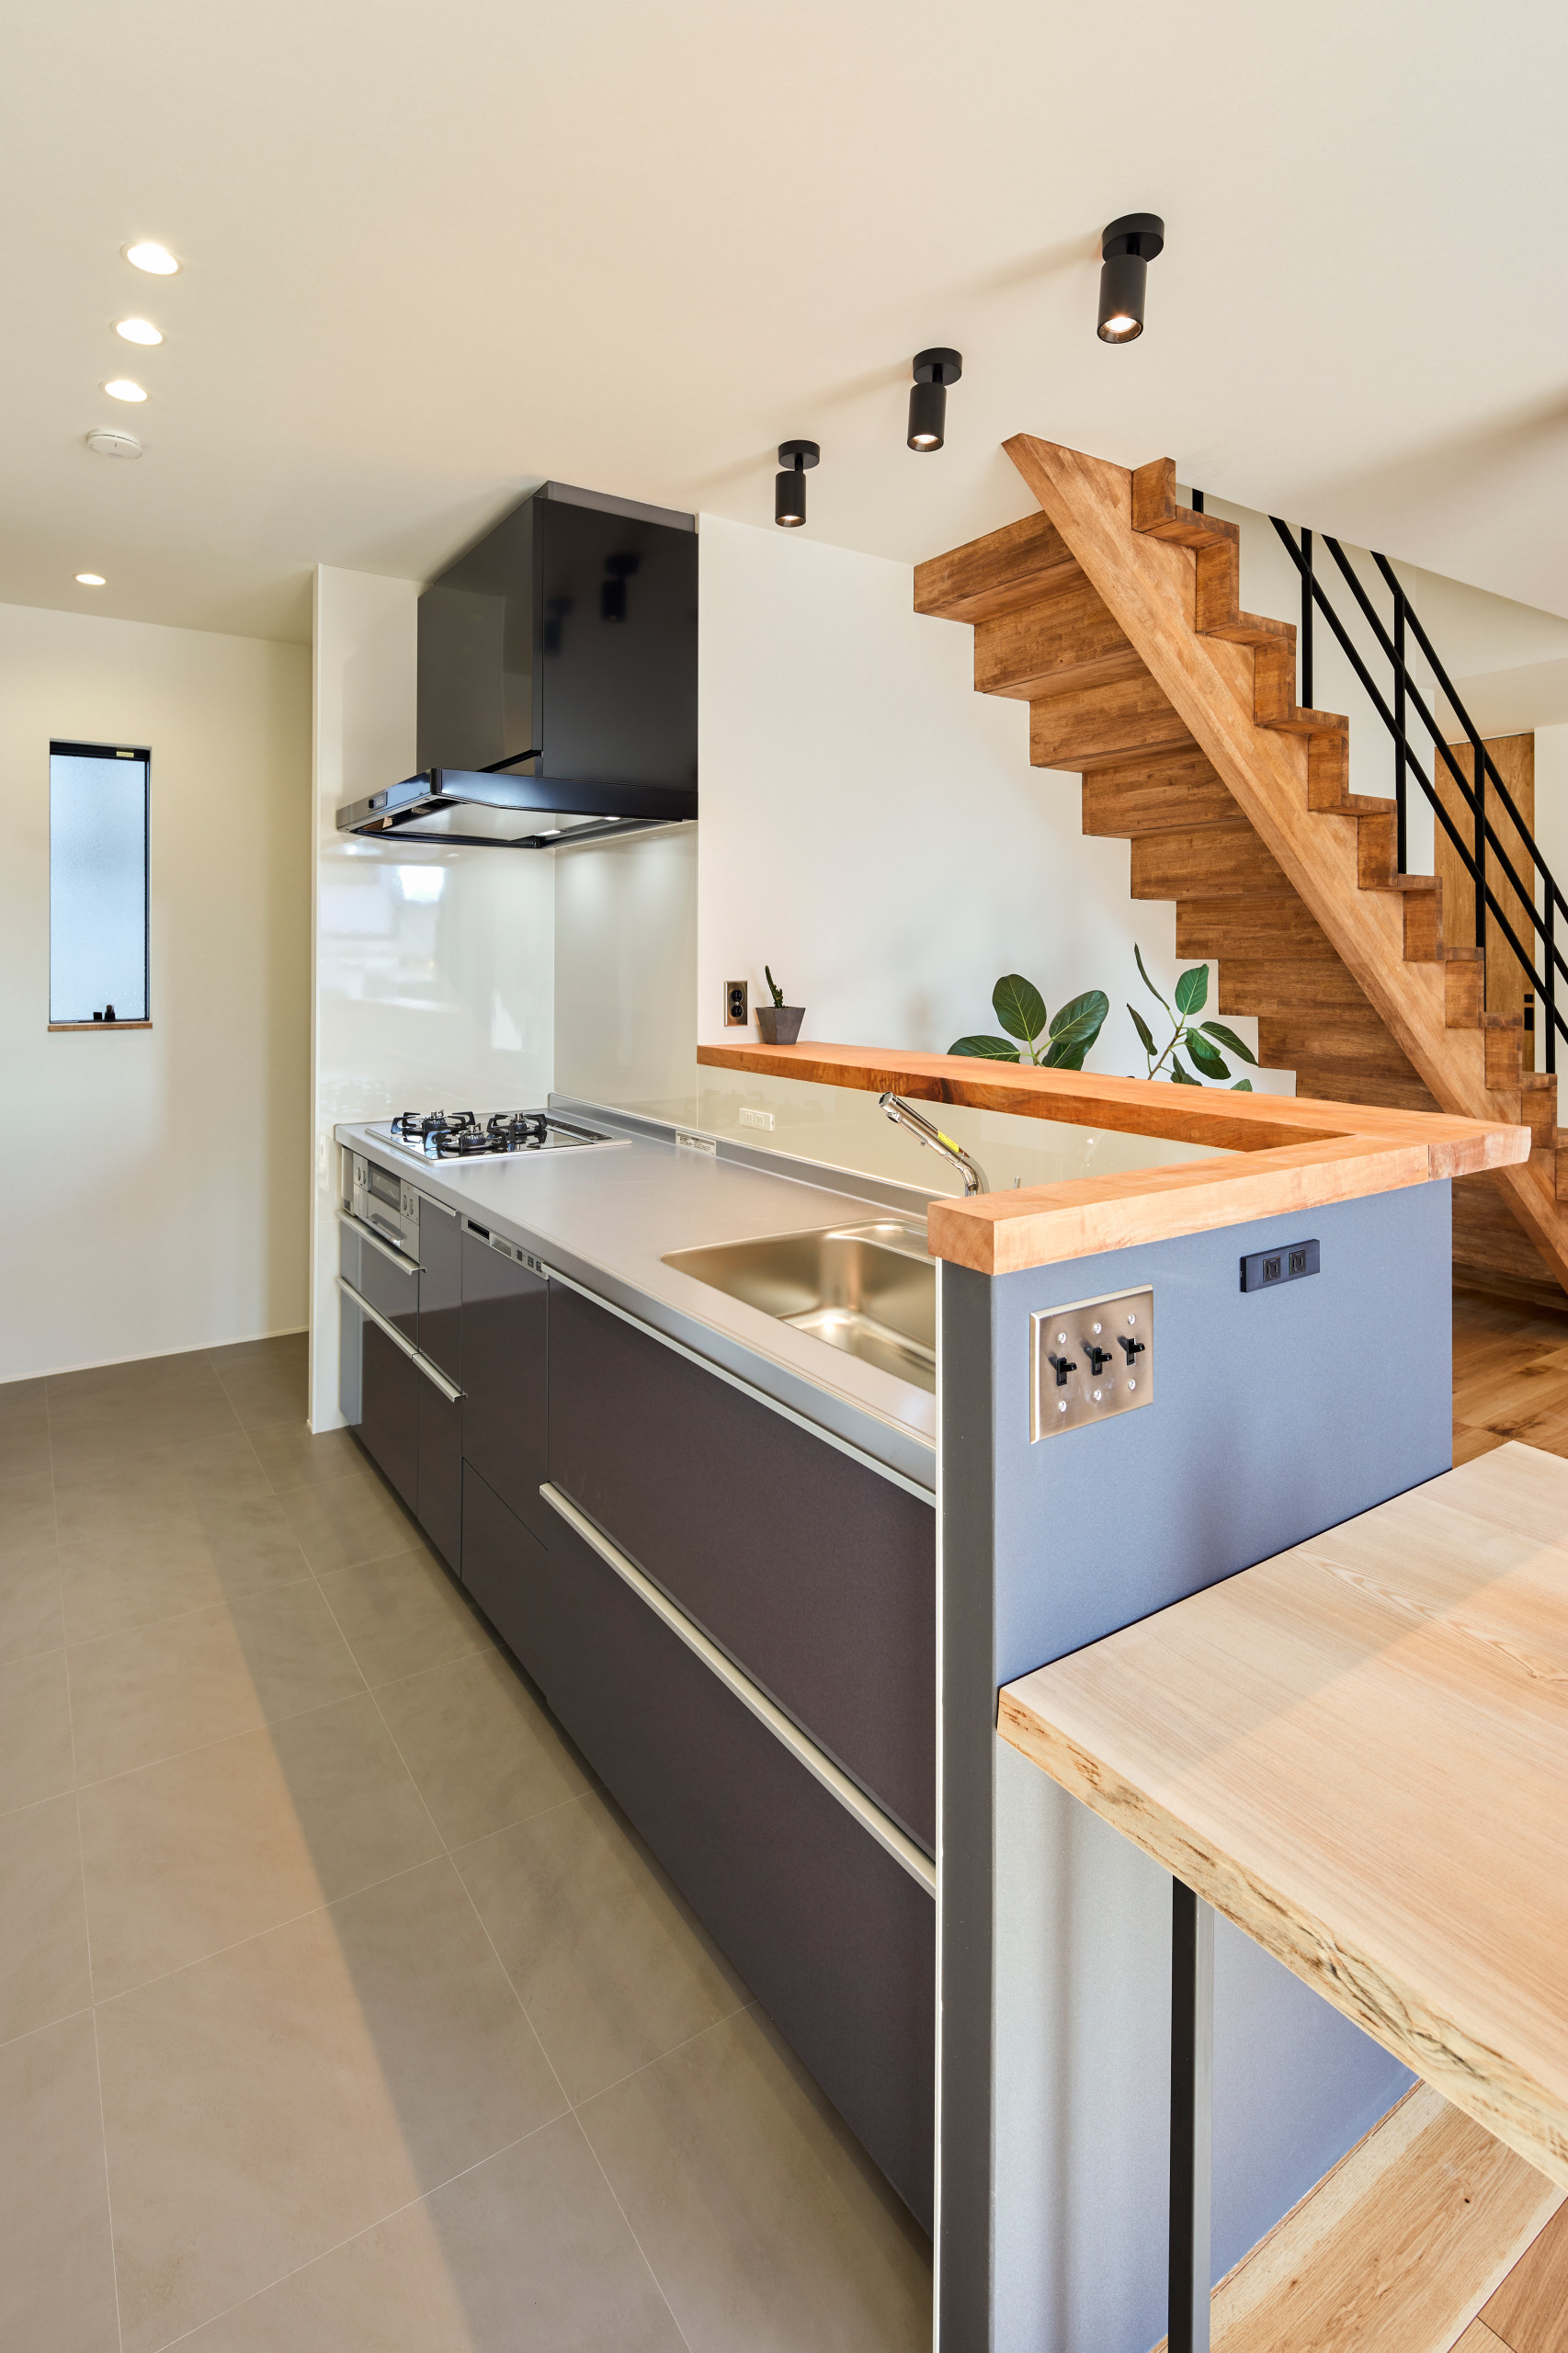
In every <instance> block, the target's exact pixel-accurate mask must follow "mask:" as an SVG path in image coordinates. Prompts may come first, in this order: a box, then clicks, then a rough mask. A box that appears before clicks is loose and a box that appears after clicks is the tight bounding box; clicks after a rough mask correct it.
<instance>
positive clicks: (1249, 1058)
mask: <svg viewBox="0 0 1568 2353" xmlns="http://www.w3.org/2000/svg"><path fill="white" fill-rule="evenodd" d="M1203 1027H1204V1029H1206V1030H1207V1031H1208V1033H1209V1035H1210V1038H1218V1039H1219V1040H1220V1043H1221V1045H1222V1046H1223V1047H1225V1048H1226V1050H1227V1051H1229V1052H1231V1053H1233V1054H1237V1055H1239V1056H1240V1057H1241V1059H1242V1061H1243V1062H1244V1063H1251V1064H1252V1066H1253V1068H1254V1069H1255V1070H1256V1068H1257V1056H1256V1054H1255V1053H1254V1052H1253V1050H1252V1048H1251V1047H1250V1046H1249V1045H1246V1044H1245V1043H1244V1041H1243V1040H1241V1039H1240V1038H1238V1037H1237V1035H1236V1033H1235V1031H1234V1030H1233V1029H1226V1027H1225V1025H1224V1023H1223V1022H1222V1021H1206V1022H1205V1023H1204V1024H1203Z"/></svg>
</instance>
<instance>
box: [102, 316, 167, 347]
mask: <svg viewBox="0 0 1568 2353" xmlns="http://www.w3.org/2000/svg"><path fill="white" fill-rule="evenodd" d="M114 331H115V333H116V335H123V336H124V337H125V340H126V342H127V343H162V341H163V339H164V337H163V332H162V330H161V329H160V328H158V327H155V326H154V325H153V322H152V320H151V319H117V320H116V321H115V323H114Z"/></svg>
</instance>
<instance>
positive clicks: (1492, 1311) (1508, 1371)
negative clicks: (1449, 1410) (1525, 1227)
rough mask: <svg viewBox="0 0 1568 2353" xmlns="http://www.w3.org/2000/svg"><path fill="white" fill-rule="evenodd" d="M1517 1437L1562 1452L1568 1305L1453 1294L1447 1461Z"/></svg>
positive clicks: (1567, 1399)
mask: <svg viewBox="0 0 1568 2353" xmlns="http://www.w3.org/2000/svg"><path fill="white" fill-rule="evenodd" d="M1509 1438H1518V1439H1519V1440H1521V1442H1522V1443H1523V1444H1524V1445H1526V1446H1539V1447H1540V1448H1542V1449H1544V1450H1545V1451H1546V1452H1547V1453H1548V1454H1561V1455H1564V1456H1568V1313H1562V1314H1557V1313H1553V1312H1551V1310H1550V1309H1547V1308H1543V1307H1529V1306H1525V1305H1522V1304H1521V1305H1516V1304H1515V1303H1514V1302H1511V1301H1507V1300H1496V1299H1486V1298H1483V1297H1481V1296H1480V1295H1479V1294H1471V1293H1468V1292H1464V1291H1456V1292H1455V1294H1454V1461H1455V1464H1456V1465H1457V1464H1459V1463H1460V1462H1471V1461H1474V1459H1475V1457H1476V1456H1477V1455H1478V1454H1489V1453H1490V1452H1491V1450H1492V1449H1493V1448H1494V1446H1502V1445H1504V1444H1506V1441H1507V1440H1508V1439H1509Z"/></svg>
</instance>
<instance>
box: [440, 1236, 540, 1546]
mask: <svg viewBox="0 0 1568 2353" xmlns="http://www.w3.org/2000/svg"><path fill="white" fill-rule="evenodd" d="M549 1314H550V1285H549V1284H548V1282H547V1281H546V1280H545V1279H544V1277H543V1276H542V1275H536V1274H535V1273H534V1272H533V1271H532V1269H531V1268H529V1267H524V1266H520V1265H519V1264H518V1262H517V1259H516V1258H513V1257H506V1256H503V1255H502V1253H501V1252H499V1251H497V1250H493V1249H492V1248H491V1246H490V1245H489V1244H488V1243H487V1242H484V1241H482V1240H481V1239H480V1237H479V1236H478V1235H477V1234H475V1233H469V1232H465V1233H464V1234H463V1237H462V1386H463V1392H464V1400H463V1460H464V1461H465V1462H468V1463H471V1464H472V1467H473V1469H474V1470H475V1471H477V1472H478V1473H479V1475H480V1477H481V1478H482V1479H483V1481H484V1483H485V1484H486V1486H488V1487H489V1488H490V1489H491V1490H492V1492H493V1493H494V1494H495V1495H499V1496H500V1498H501V1500H502V1502H503V1503H504V1504H505V1505H506V1506H507V1508H508V1509H509V1510H511V1511H514V1512H516V1514H517V1518H519V1519H520V1520H521V1521H522V1522H523V1524H524V1526H525V1527H527V1528H529V1529H532V1531H533V1533H534V1534H535V1535H536V1536H538V1537H539V1538H540V1540H541V1541H542V1540H545V1538H546V1536H547V1533H548V1531H547V1529H546V1528H545V1524H544V1523H545V1521H546V1519H547V1518H549V1513H548V1511H547V1509H546V1506H544V1505H543V1504H542V1503H541V1502H540V1494H539V1491H540V1486H541V1484H542V1483H543V1482H544V1479H545V1477H546V1475H547V1473H546V1469H545V1394H546V1385H547V1383H546V1364H545V1347H546V1343H547V1339H548V1336H549Z"/></svg>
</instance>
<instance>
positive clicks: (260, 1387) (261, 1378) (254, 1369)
mask: <svg viewBox="0 0 1568 2353" xmlns="http://www.w3.org/2000/svg"><path fill="white" fill-rule="evenodd" d="M209 1361H210V1364H211V1366H212V1369H213V1370H214V1371H215V1372H216V1373H217V1375H218V1378H219V1380H220V1381H222V1384H223V1390H224V1393H225V1394H226V1396H227V1397H228V1399H229V1402H230V1404H232V1405H233V1408H234V1411H235V1413H236V1414H238V1415H239V1417H240V1419H241V1421H242V1422H243V1423H244V1425H245V1427H246V1428H247V1429H248V1428H252V1427H256V1428H264V1427H267V1425H268V1424H270V1423H275V1422H285V1423H286V1422H300V1421H303V1419H304V1417H305V1410H306V1406H307V1403H308V1397H307V1387H308V1381H309V1370H310V1343H309V1339H308V1337H307V1336H306V1335H305V1334H304V1333H303V1332H292V1333H289V1334H287V1335H285V1336H283V1337H282V1338H280V1339H276V1340H247V1341H245V1342H243V1343H242V1344H241V1345H240V1346H239V1347H232V1348H212V1349H210V1351H209Z"/></svg>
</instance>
